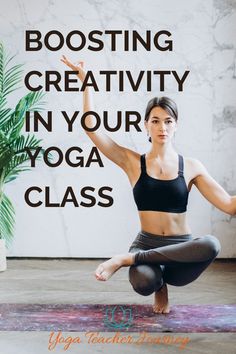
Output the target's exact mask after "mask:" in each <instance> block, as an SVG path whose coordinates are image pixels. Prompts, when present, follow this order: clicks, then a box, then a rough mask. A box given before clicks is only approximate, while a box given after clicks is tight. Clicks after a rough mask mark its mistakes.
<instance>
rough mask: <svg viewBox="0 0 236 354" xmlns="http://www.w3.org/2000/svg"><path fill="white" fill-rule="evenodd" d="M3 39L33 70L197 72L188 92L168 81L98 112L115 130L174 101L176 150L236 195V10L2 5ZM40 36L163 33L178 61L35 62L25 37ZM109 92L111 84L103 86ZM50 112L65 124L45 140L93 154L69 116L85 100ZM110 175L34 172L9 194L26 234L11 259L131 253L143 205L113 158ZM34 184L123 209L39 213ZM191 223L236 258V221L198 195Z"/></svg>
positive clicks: (98, 99) (125, 136)
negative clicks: (149, 108)
mask: <svg viewBox="0 0 236 354" xmlns="http://www.w3.org/2000/svg"><path fill="white" fill-rule="evenodd" d="M0 8H1V11H0V38H1V40H2V41H3V42H4V44H5V45H6V46H7V48H8V49H9V51H10V52H11V53H15V52H16V53H17V57H16V59H15V60H16V61H17V62H24V63H25V72H28V71H30V70H35V69H36V70H39V71H42V72H43V71H45V70H58V71H60V72H61V73H62V72H63V70H64V69H65V68H64V66H63V64H62V63H61V62H60V61H59V59H60V56H61V54H66V55H68V56H69V57H70V58H71V59H72V60H73V61H75V60H78V59H82V60H84V61H85V62H86V65H87V68H88V69H91V70H93V71H94V72H97V71H99V70H102V69H103V70H109V69H110V70H131V71H132V72H134V73H135V72H136V73H138V72H139V71H140V70H168V69H170V70H176V71H177V72H178V73H182V72H184V71H185V70H190V75H189V77H188V78H187V79H186V82H185V85H184V92H178V91H177V89H176V83H175V81H174V80H173V79H172V80H171V79H167V81H166V90H165V92H164V93H160V92H159V91H158V87H157V85H156V86H155V87H154V89H153V92H151V93H150V92H146V90H145V86H144V85H143V86H142V90H140V91H138V92H137V93H133V92H132V91H131V90H128V91H127V92H122V93H119V92H118V91H117V90H116V89H114V90H113V91H112V92H111V93H105V92H99V93H96V94H95V95H94V96H95V104H96V107H95V108H96V109H97V110H98V111H102V110H109V112H110V113H111V121H113V120H114V122H115V114H114V112H116V111H117V110H124V111H125V110H129V109H130V110H137V111H140V112H141V113H143V112H144V109H145V105H146V102H147V101H148V100H149V99H150V98H151V97H152V96H155V95H159V94H162V95H163V94H164V95H166V96H170V97H172V98H173V99H175V100H176V101H177V103H178V107H179V130H178V132H177V135H176V141H175V145H176V149H177V150H178V151H179V152H180V153H182V154H183V155H186V156H192V157H195V158H198V159H200V160H201V161H202V162H203V164H204V165H205V166H206V167H207V168H208V170H209V172H211V174H212V175H213V176H214V178H215V179H216V180H217V181H218V182H219V183H221V184H222V185H223V186H224V187H225V189H226V190H227V191H228V192H230V193H234V194H236V189H235V186H234V180H235V173H236V163H235V158H234V151H235V130H236V124H235V112H236V107H235V101H234V100H233V98H234V92H235V36H234V34H235V26H236V25H235V23H236V21H235V16H236V11H235V1H226V0H223V1H203V0H193V1H188V0H181V1H178V2H176V1H174V0H167V1H165V2H163V1H159V0H158V1H157V0H146V1H139V2H137V1H134V0H133V1H132V0H127V1H117V0H113V1H100V0H97V1H89V0H82V1H81V0H79V1H76V0H69V1H68V2H66V3H65V1H62V0H57V1H53V0H41V1H40V2H36V1H30V0H18V1H17V0H12V1H10V2H6V1H3V0H0ZM27 29H38V30H40V31H41V32H42V33H46V32H47V31H49V30H53V29H56V30H59V31H61V32H62V33H64V34H66V33H68V32H70V31H71V30H74V29H79V30H81V31H83V32H84V33H88V32H89V31H91V30H93V29H98V30H101V31H103V30H104V29H126V30H134V29H135V30H137V31H139V32H140V33H144V31H146V30H151V31H152V32H153V33H155V32H157V31H159V30H161V29H167V30H169V31H170V32H171V33H172V39H173V42H174V50H173V52H158V51H156V50H153V51H152V52H151V53H150V52H146V51H144V50H140V51H138V52H123V51H117V52H111V51H109V46H108V43H107V44H106V50H104V51H101V52H96V53H92V52H90V51H86V50H83V51H81V52H79V53H75V52H71V51H70V50H68V49H67V48H64V49H62V50H60V51H57V52H49V51H47V50H46V49H42V50H41V51H40V52H30V53H26V52H25V50H24V31H25V30H27ZM100 83H101V84H102V82H101V81H100ZM25 92H26V90H25V89H24V88H22V89H21V90H20V91H18V92H17V94H15V95H14V97H12V102H15V101H16V99H18V98H19V97H20V96H21V95H23V94H24V93H25ZM46 100H47V109H48V110H53V112H54V115H55V120H54V124H55V125H54V130H53V133H47V132H46V131H45V130H44V129H41V130H40V132H39V133H37V135H38V136H39V137H42V138H43V140H44V146H45V147H48V146H52V145H55V146H58V147H60V148H61V149H62V150H64V151H65V150H66V149H67V148H69V147H70V146H72V145H78V146H80V147H81V148H82V149H84V150H85V151H87V152H88V151H89V150H90V148H91V146H92V144H91V142H90V141H89V140H88V138H87V136H86V135H85V134H84V132H83V131H82V129H81V128H80V125H79V124H78V125H77V129H76V130H75V131H74V132H73V133H66V129H65V128H66V126H65V124H64V123H63V120H62V119H61V117H60V114H59V111H61V110H66V111H67V112H70V113H71V112H73V111H75V110H81V109H82V106H81V103H82V97H81V93H78V94H77V93H73V92H72V93H65V92H55V91H52V92H50V93H48V94H47V98H46ZM111 136H112V137H113V138H114V139H115V140H116V141H117V142H118V143H120V144H124V145H125V146H127V147H130V148H133V149H135V150H136V151H138V152H144V151H145V150H146V149H147V148H148V147H149V145H148V144H149V143H148V142H147V138H146V135H145V133H144V132H143V133H136V132H135V131H131V132H130V133H124V130H123V129H121V130H120V131H119V132H117V133H111ZM103 161H104V164H105V167H104V168H99V167H97V166H94V167H91V168H90V169H86V168H71V167H68V166H66V165H65V164H63V166H60V167H59V168H55V169H54V168H49V167H47V166H45V164H44V163H42V162H41V163H39V164H38V166H37V168H35V169H34V170H32V172H28V173H24V174H22V176H21V177H20V178H19V179H17V180H16V181H15V182H14V183H11V185H10V184H9V185H8V186H6V192H7V193H8V195H9V196H10V197H11V198H12V200H13V202H14V204H15V206H16V212H17V217H16V223H17V224H16V225H17V226H16V231H15V239H14V243H13V245H12V247H11V249H10V250H9V255H12V256H46V257H54V256H55V257H56V256H64V257H67V256H68V257H77V256H78V257H109V256H111V255H112V254H114V253H117V252H118V253H119V252H123V251H124V250H126V249H128V247H129V245H130V243H131V242H132V240H133V239H134V237H135V236H136V234H137V232H138V230H139V221H138V216H137V211H136V206H135V204H134V201H133V199H132V191H131V189H130V186H129V182H128V179H127V177H126V176H125V174H124V173H123V172H122V171H121V170H119V169H118V168H117V167H116V166H115V165H114V164H112V163H111V162H110V161H109V160H107V159H106V158H105V157H103ZM31 185H38V186H41V187H43V186H45V185H49V186H50V187H51V190H52V194H53V200H55V201H58V200H59V201H60V200H61V199H62V197H63V191H64V190H65V188H66V187H67V186H69V185H71V186H73V188H74V190H75V192H76V193H78V192H79V190H80V188H81V187H83V186H85V185H92V186H94V187H100V186H103V185H109V186H111V187H112V188H113V193H112V195H113V197H114V205H113V206H112V207H110V208H101V207H98V206H96V207H93V208H83V207H79V208H75V207H72V206H67V207H65V208H44V207H39V208H30V207H29V206H27V205H26V204H25V202H24V192H25V190H26V189H27V188H28V187H30V186H31ZM189 221H190V225H191V227H192V230H193V233H194V235H202V234H206V233H213V234H215V235H216V236H217V237H218V238H219V239H220V241H221V243H222V251H221V254H220V257H232V256H235V252H236V244H235V242H236V241H235V238H236V232H235V218H232V217H230V216H228V215H226V214H224V213H222V212H220V211H217V210H215V209H214V208H213V207H211V205H210V204H209V203H208V202H207V201H206V200H205V199H203V197H202V196H201V195H200V193H198V192H197V190H196V189H193V191H192V193H191V195H190V203H189Z"/></svg>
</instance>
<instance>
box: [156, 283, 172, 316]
mask: <svg viewBox="0 0 236 354" xmlns="http://www.w3.org/2000/svg"><path fill="white" fill-rule="evenodd" d="M153 311H154V312H155V313H169V312H170V307H169V302H168V289H167V285H166V284H164V285H163V287H162V288H161V289H160V290H158V291H156V292H155V302H154V305H153Z"/></svg>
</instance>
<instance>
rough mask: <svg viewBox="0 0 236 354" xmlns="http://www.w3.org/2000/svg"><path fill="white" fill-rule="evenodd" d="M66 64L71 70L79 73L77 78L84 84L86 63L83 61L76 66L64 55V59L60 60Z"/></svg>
mask: <svg viewBox="0 0 236 354" xmlns="http://www.w3.org/2000/svg"><path fill="white" fill-rule="evenodd" d="M60 60H61V61H62V62H63V63H64V64H66V65H67V66H68V67H69V68H71V69H72V70H73V71H78V74H77V76H78V77H79V79H80V80H81V81H82V82H83V81H84V78H85V75H86V72H85V70H84V62H83V61H78V62H77V63H76V64H73V63H72V62H71V61H70V60H68V59H67V58H66V56H65V55H62V58H61V59H60Z"/></svg>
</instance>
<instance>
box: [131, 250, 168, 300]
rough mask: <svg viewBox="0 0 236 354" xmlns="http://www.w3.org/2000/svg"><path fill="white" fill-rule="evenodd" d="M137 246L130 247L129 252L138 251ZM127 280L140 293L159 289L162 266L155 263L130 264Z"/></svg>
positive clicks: (143, 293)
mask: <svg viewBox="0 0 236 354" xmlns="http://www.w3.org/2000/svg"><path fill="white" fill-rule="evenodd" d="M138 251H139V249H138V248H130V250H129V252H132V253H133V252H138ZM129 282H130V283H131V285H132V287H133V289H134V290H135V291H136V292H137V293H139V294H140V295H144V296H148V295H150V294H152V293H153V292H154V291H157V290H159V289H160V288H161V287H162V286H163V284H164V282H163V274H162V266H161V265H158V264H157V265H155V264H140V265H131V266H130V268H129Z"/></svg>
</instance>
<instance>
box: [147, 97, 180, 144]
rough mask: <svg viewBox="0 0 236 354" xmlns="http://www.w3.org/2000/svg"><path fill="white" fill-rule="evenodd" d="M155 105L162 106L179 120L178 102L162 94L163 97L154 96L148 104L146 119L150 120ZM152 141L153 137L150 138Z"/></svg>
mask: <svg viewBox="0 0 236 354" xmlns="http://www.w3.org/2000/svg"><path fill="white" fill-rule="evenodd" d="M154 107H161V108H163V109H164V110H165V111H167V112H168V113H169V114H170V115H171V117H173V118H174V119H175V121H176V122H177V120H178V109H177V105H176V103H175V102H174V101H173V100H172V99H171V98H169V97H166V96H162V97H153V98H152V99H151V100H150V101H149V102H148V104H147V107H146V111H145V117H144V119H145V121H148V119H149V114H150V113H151V110H152V109H153V108H154ZM149 141H150V142H151V141H152V140H151V138H149Z"/></svg>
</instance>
